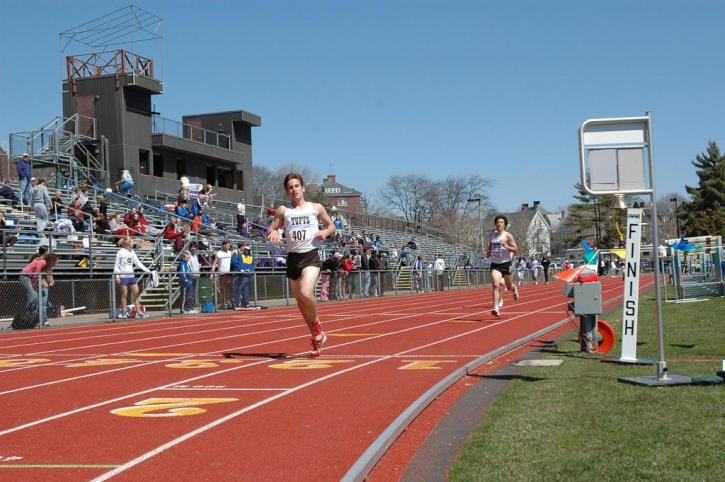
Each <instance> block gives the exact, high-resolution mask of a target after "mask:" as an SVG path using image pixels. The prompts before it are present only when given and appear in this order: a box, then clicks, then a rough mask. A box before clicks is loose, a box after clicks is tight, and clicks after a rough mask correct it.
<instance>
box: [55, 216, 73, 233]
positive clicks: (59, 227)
mask: <svg viewBox="0 0 725 482" xmlns="http://www.w3.org/2000/svg"><path fill="white" fill-rule="evenodd" d="M53 231H55V232H57V233H66V234H71V233H75V232H76V229H75V228H74V227H73V222H72V221H71V220H70V219H57V220H56V221H55V222H54V223H53Z"/></svg>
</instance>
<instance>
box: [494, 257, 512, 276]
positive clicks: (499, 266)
mask: <svg viewBox="0 0 725 482" xmlns="http://www.w3.org/2000/svg"><path fill="white" fill-rule="evenodd" d="M491 271H498V272H499V273H501V274H502V275H504V276H505V275H507V274H511V261H506V262H505V263H491Z"/></svg>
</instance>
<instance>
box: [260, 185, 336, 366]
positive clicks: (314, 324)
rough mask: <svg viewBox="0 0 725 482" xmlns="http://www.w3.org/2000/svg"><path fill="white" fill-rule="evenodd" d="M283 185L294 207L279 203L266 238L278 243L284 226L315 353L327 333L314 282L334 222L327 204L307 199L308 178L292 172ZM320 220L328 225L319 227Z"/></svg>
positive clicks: (292, 275)
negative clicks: (321, 322)
mask: <svg viewBox="0 0 725 482" xmlns="http://www.w3.org/2000/svg"><path fill="white" fill-rule="evenodd" d="M284 188H285V191H287V196H288V197H289V198H290V200H291V201H292V208H287V207H285V206H280V207H279V208H278V209H277V211H276V214H275V216H274V220H273V221H272V223H271V224H270V225H269V229H268V230H267V239H269V240H270V241H271V242H273V243H279V242H280V241H281V240H280V236H279V231H278V230H279V229H280V228H284V234H285V239H286V241H287V277H288V278H289V279H290V280H291V283H292V290H293V292H294V296H295V299H296V300H297V307H298V308H299V310H300V313H301V314H302V317H303V318H304V319H305V322H306V323H307V327H308V328H309V330H310V335H311V342H312V351H311V355H312V356H317V355H319V354H320V350H321V349H322V346H323V345H324V344H325V341H327V336H325V333H324V332H323V331H322V326H321V324H320V320H319V319H318V317H317V305H316V303H315V294H314V290H315V285H316V284H317V277H318V276H319V275H320V265H321V263H320V256H319V254H318V252H317V250H318V249H319V247H320V243H321V242H322V241H324V240H325V238H327V237H328V236H331V235H332V234H333V233H334V232H335V225H334V224H333V222H332V219H330V216H329V215H328V214H327V211H326V210H325V208H324V206H322V205H321V204H318V203H313V202H308V201H306V200H305V197H304V195H305V182H304V179H303V178H302V176H301V175H300V174H297V173H289V174H287V175H286V176H285V178H284ZM320 223H322V224H324V225H325V229H323V230H320V229H319V225H320Z"/></svg>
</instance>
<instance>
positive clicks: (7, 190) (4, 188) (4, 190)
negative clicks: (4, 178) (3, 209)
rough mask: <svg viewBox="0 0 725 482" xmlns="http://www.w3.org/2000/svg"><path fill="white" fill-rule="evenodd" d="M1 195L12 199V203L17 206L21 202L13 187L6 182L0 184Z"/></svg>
mask: <svg viewBox="0 0 725 482" xmlns="http://www.w3.org/2000/svg"><path fill="white" fill-rule="evenodd" d="M0 197H3V198H5V199H7V200H9V201H10V203H11V205H12V206H13V207H14V208H16V207H18V205H19V204H20V199H18V197H17V196H16V195H15V191H13V188H11V187H10V186H8V185H7V184H6V183H5V182H2V183H1V184H0Z"/></svg>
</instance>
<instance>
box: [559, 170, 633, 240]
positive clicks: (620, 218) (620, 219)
mask: <svg viewBox="0 0 725 482" xmlns="http://www.w3.org/2000/svg"><path fill="white" fill-rule="evenodd" d="M574 187H575V188H576V190H577V194H575V195H574V199H575V200H576V202H575V203H574V204H571V205H570V206H569V209H568V211H569V212H568V214H567V217H566V220H565V221H564V224H565V230H566V232H567V233H568V234H567V236H566V237H565V240H564V242H565V245H566V246H567V247H569V248H574V247H577V246H578V245H579V243H580V242H581V240H582V239H586V240H587V242H588V243H590V244H593V245H596V246H597V247H598V248H604V249H608V248H616V247H619V245H620V236H619V233H618V231H617V227H619V226H621V225H622V224H623V223H624V216H625V214H626V212H625V210H623V209H618V208H616V207H615V206H616V198H615V197H614V196H612V195H602V196H592V195H590V194H587V193H585V192H584V191H583V189H582V186H581V184H576V185H575V186H574Z"/></svg>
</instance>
